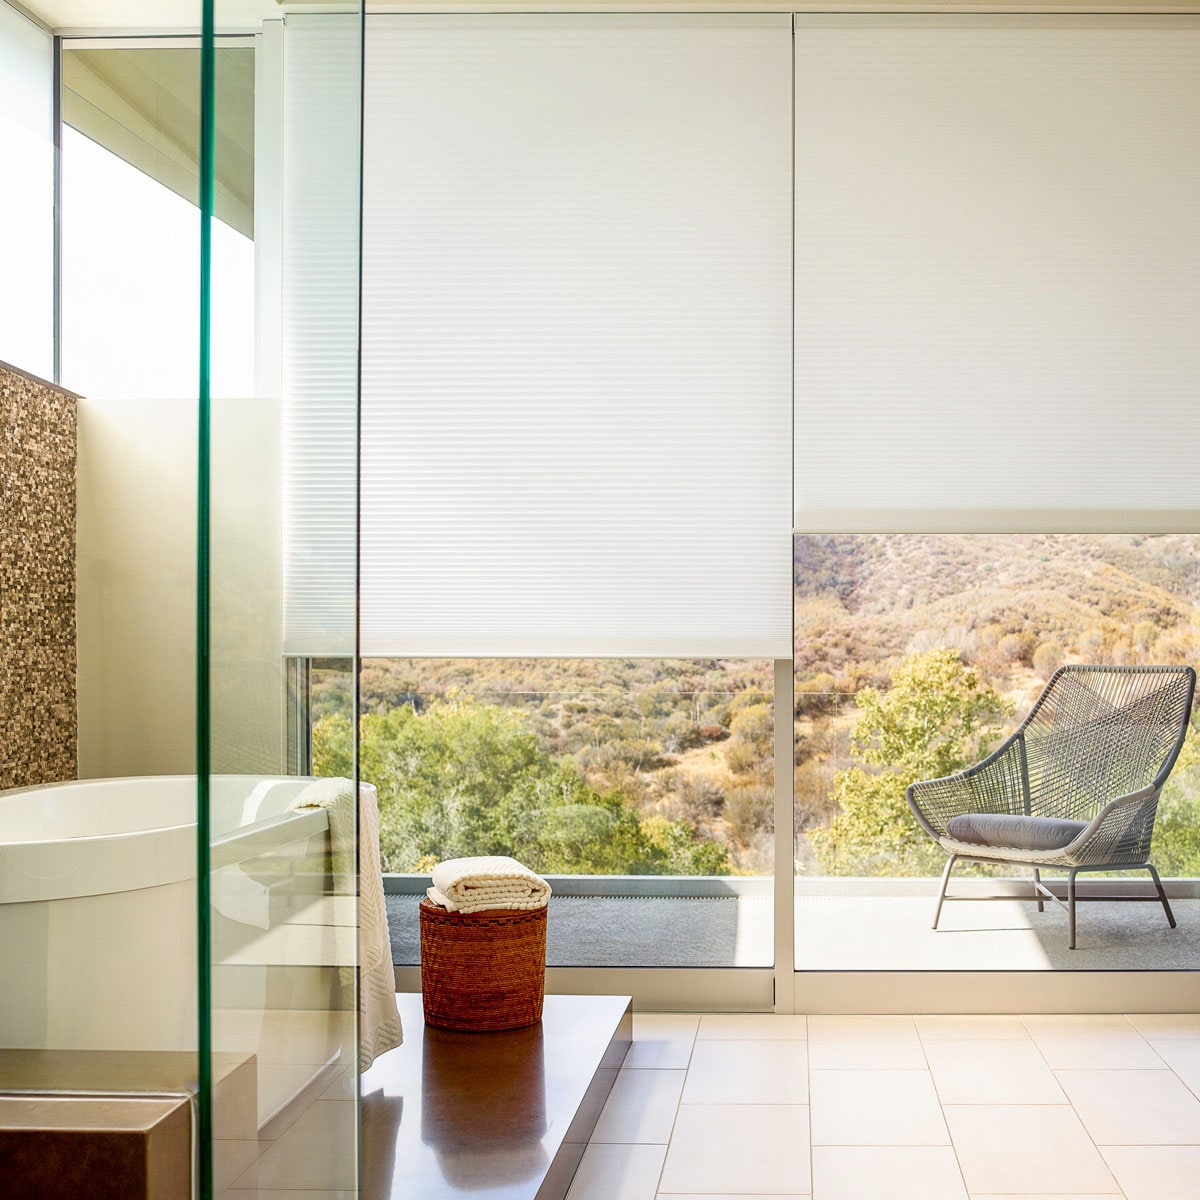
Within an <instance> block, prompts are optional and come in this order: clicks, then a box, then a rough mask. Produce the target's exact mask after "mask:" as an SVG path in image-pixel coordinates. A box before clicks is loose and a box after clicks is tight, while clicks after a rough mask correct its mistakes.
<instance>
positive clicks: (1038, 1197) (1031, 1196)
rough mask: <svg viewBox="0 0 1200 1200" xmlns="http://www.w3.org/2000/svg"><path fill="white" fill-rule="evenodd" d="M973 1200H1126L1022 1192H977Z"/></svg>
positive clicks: (1113, 1194)
mask: <svg viewBox="0 0 1200 1200" xmlns="http://www.w3.org/2000/svg"><path fill="white" fill-rule="evenodd" d="M971 1200H1124V1197H1123V1196H1122V1194H1121V1193H1120V1192H1086V1193H1084V1192H1071V1193H1070V1194H1066V1193H1063V1192H1058V1193H1056V1194H1054V1195H1051V1193H1050V1192H1022V1193H1021V1194H1020V1195H1019V1196H1000V1195H995V1194H993V1195H990V1196H989V1195H987V1194H986V1193H984V1192H975V1193H974V1194H973V1195H972V1196H971Z"/></svg>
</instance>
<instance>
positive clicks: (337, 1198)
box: [225, 1188, 1076, 1200]
mask: <svg viewBox="0 0 1200 1200" xmlns="http://www.w3.org/2000/svg"><path fill="white" fill-rule="evenodd" d="M225 1196H227V1197H228V1200H361V1197H360V1196H359V1193H358V1192H357V1191H346V1190H338V1189H334V1190H332V1191H331V1190H329V1189H328V1188H319V1189H317V1190H315V1191H314V1190H312V1189H310V1188H285V1189H282V1190H280V1189H278V1188H255V1189H254V1191H253V1192H245V1191H237V1190H236V1189H235V1190H232V1191H229V1192H226V1193H225ZM1021 1200H1025V1198H1024V1197H1023V1196H1022V1197H1021ZM1071 1200H1076V1197H1074V1196H1072V1197H1071Z"/></svg>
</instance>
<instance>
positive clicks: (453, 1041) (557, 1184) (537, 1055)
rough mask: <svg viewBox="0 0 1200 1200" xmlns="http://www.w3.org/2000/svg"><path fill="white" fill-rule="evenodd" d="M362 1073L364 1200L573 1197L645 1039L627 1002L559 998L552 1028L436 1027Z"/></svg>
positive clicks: (406, 999)
mask: <svg viewBox="0 0 1200 1200" xmlns="http://www.w3.org/2000/svg"><path fill="white" fill-rule="evenodd" d="M396 1001H397V1003H398V1005H399V1008H400V1015H401V1018H402V1019H403V1021H404V1045H403V1046H400V1047H398V1048H397V1049H395V1050H392V1051H390V1052H389V1053H387V1054H385V1055H383V1056H382V1057H381V1058H380V1059H378V1060H377V1061H376V1062H375V1064H374V1065H373V1066H372V1067H371V1069H370V1070H369V1071H367V1072H366V1074H364V1075H363V1077H362V1088H361V1095H362V1109H361V1130H362V1157H361V1161H362V1179H361V1195H362V1197H363V1200H391V1198H392V1197H395V1198H396V1200H400V1198H401V1197H403V1198H404V1200H413V1198H415V1197H420V1200H451V1198H452V1197H466V1196H470V1197H473V1200H563V1197H564V1196H565V1195H566V1194H567V1189H568V1188H569V1187H570V1185H571V1180H572V1178H573V1177H574V1175H575V1169H576V1167H577V1166H578V1165H579V1160H580V1158H582V1156H583V1151H584V1148H585V1146H586V1145H587V1140H588V1137H589V1136H590V1135H591V1132H592V1130H593V1129H594V1128H595V1125H596V1121H597V1119H598V1118H599V1116H600V1110H601V1108H603V1106H604V1101H605V1099H606V1098H607V1097H608V1093H609V1090H610V1089H611V1088H612V1085H613V1081H614V1080H615V1079H616V1075H617V1070H618V1068H619V1067H620V1065H621V1063H622V1062H623V1061H624V1059H625V1053H626V1051H627V1050H628V1049H629V1045H630V1042H631V1041H632V1037H633V1017H632V1010H631V1006H630V1001H629V997H627V996H547V997H546V1006H545V1012H544V1015H543V1018H542V1022H541V1024H540V1025H534V1026H531V1027H530V1028H528V1029H516V1030H511V1031H508V1032H504V1033H459V1032H451V1031H447V1030H440V1029H432V1028H427V1027H426V1025H425V1022H424V1017H423V1015H422V1012H421V997H420V996H419V995H413V994H408V993H401V994H399V995H397V997H396Z"/></svg>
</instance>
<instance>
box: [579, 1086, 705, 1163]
mask: <svg viewBox="0 0 1200 1200" xmlns="http://www.w3.org/2000/svg"><path fill="white" fill-rule="evenodd" d="M686 1074H687V1072H686V1071H655V1070H653V1069H642V1070H630V1071H620V1072H618V1074H617V1078H616V1081H615V1082H614V1083H613V1087H612V1091H611V1092H609V1094H608V1100H607V1101H606V1102H605V1104H604V1109H603V1111H602V1112H601V1113H600V1119H599V1121H597V1122H596V1128H595V1131H594V1132H593V1133H592V1137H591V1140H592V1141H593V1142H648V1143H657V1144H659V1145H663V1146H665V1145H666V1144H667V1143H668V1142H669V1141H670V1140H671V1126H672V1125H674V1124H675V1110H676V1109H677V1108H678V1107H679V1093H680V1092H681V1091H683V1080H684V1076H685V1075H686Z"/></svg>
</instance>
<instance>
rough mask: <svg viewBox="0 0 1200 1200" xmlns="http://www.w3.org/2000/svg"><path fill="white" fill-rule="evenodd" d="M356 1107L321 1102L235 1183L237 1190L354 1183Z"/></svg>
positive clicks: (341, 1102) (332, 1187)
mask: <svg viewBox="0 0 1200 1200" xmlns="http://www.w3.org/2000/svg"><path fill="white" fill-rule="evenodd" d="M357 1110H358V1105H357V1104H354V1103H353V1102H350V1101H346V1100H318V1101H316V1102H315V1103H314V1104H313V1105H312V1106H311V1107H310V1108H309V1109H307V1110H306V1111H305V1113H304V1114H303V1115H302V1116H301V1117H299V1118H298V1119H297V1121H296V1122H295V1124H293V1125H291V1126H289V1127H288V1130H287V1132H286V1133H284V1135H283V1136H282V1137H281V1138H279V1139H278V1141H274V1142H272V1143H271V1144H270V1145H269V1146H268V1147H267V1149H266V1150H264V1151H263V1153H262V1155H261V1156H260V1157H259V1158H258V1160H257V1161H256V1162H254V1163H252V1164H251V1165H250V1167H249V1168H248V1169H247V1170H246V1171H245V1172H244V1173H243V1174H242V1175H240V1176H239V1177H238V1178H237V1179H236V1180H235V1181H234V1187H235V1188H276V1189H278V1190H280V1191H286V1190H288V1189H292V1188H312V1189H317V1190H319V1189H321V1188H325V1189H327V1190H330V1191H336V1190H337V1189H339V1188H352V1187H353V1186H354V1183H355V1173H356V1169H357V1164H356V1161H355V1149H354V1147H355V1144H356V1137H355V1123H356V1121H357V1115H358V1114H357Z"/></svg>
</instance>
